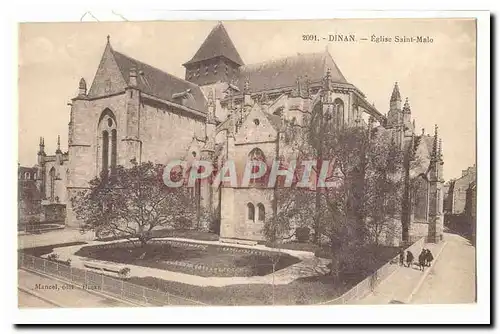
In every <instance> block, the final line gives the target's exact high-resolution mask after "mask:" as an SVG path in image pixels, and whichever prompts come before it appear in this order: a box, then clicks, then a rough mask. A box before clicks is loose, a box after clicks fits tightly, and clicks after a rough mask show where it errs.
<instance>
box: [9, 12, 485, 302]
mask: <svg viewBox="0 0 500 334" xmlns="http://www.w3.org/2000/svg"><path fill="white" fill-rule="evenodd" d="M17 38H18V81H17V84H18V126H19V128H18V161H17V162H18V166H17V169H18V180H17V186H18V190H17V191H18V197H17V200H18V207H17V215H18V221H17V275H18V286H17V294H18V307H19V308H20V309H32V308H129V307H159V306H165V307H174V306H196V307H210V306H235V307H236V306H264V305H268V306H308V307H309V306H332V305H337V306H338V305H365V306H366V305H387V304H414V305H415V304H417V305H428V304H434V305H435V304H475V303H476V302H477V279H476V278H477V275H476V267H477V266H476V230H477V228H476V226H477V225H476V202H477V201H476V196H477V195H476V178H477V170H476V112H477V110H476V98H477V95H476V93H477V90H476V83H477V82H476V74H477V73H476V65H477V61H476V46H477V45H476V44H477V21H476V19H475V18H473V17H471V18H466V17H457V18H359V19H356V18H339V19H328V20H326V19H318V20H222V21H217V20H190V21H143V22H138V21H134V22H66V23H62V22H43V23H42V22H40V23H29V22H26V23H19V26H18V36H17Z"/></svg>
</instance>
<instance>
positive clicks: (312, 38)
mask: <svg viewBox="0 0 500 334" xmlns="http://www.w3.org/2000/svg"><path fill="white" fill-rule="evenodd" d="M302 40H303V41H319V39H318V36H316V35H310V34H308V35H302Z"/></svg>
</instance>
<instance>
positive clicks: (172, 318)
mask: <svg viewBox="0 0 500 334" xmlns="http://www.w3.org/2000/svg"><path fill="white" fill-rule="evenodd" d="M252 2H253V3H254V4H255V3H256V2H258V3H260V1H252ZM50 3H53V4H55V6H54V5H52V6H51V5H49V4H48V2H47V1H44V2H43V4H40V3H36V5H30V6H26V7H22V8H16V9H15V10H14V11H12V10H7V14H8V16H7V17H5V18H4V19H5V20H6V21H3V23H4V25H6V26H7V30H5V29H4V30H3V34H4V36H3V37H4V43H3V45H4V46H5V49H4V51H3V55H2V57H3V61H2V62H1V64H2V65H3V70H4V71H2V77H3V79H4V80H2V84H3V87H2V89H0V91H1V92H2V94H5V95H4V96H3V99H2V101H8V102H9V104H8V106H7V107H5V108H4V110H3V116H4V115H5V116H7V119H6V120H5V121H4V122H2V125H3V126H4V129H2V130H4V131H2V135H3V136H6V135H7V137H6V138H3V139H4V140H3V141H2V143H4V145H2V146H3V148H4V149H6V150H7V152H9V153H10V154H7V157H12V160H10V159H9V158H7V159H5V160H4V161H3V164H0V166H1V168H2V172H3V174H2V175H4V176H5V177H6V180H7V182H8V184H9V186H11V187H12V188H11V189H15V188H16V187H17V185H16V184H15V181H14V182H13V180H14V179H13V176H14V175H16V174H17V172H16V169H17V166H16V160H17V145H12V144H11V143H12V142H13V141H14V142H16V141H17V131H16V129H17V113H15V112H13V111H14V110H17V79H16V74H17V73H16V72H15V71H16V69H17V66H15V65H14V64H16V63H17V31H16V26H15V24H16V22H20V21H45V22H49V21H79V20H80V18H81V16H82V15H83V13H85V12H86V11H88V10H89V9H88V8H89V7H91V6H93V7H94V8H98V9H97V10H95V11H94V10H92V13H94V14H95V16H96V17H98V18H99V19H100V20H101V21H106V20H109V21H117V20H121V19H120V18H119V17H117V15H115V14H113V13H111V11H110V10H109V9H103V8H102V7H99V5H100V4H99V2H95V1H86V2H85V4H82V3H77V4H76V6H73V7H72V8H71V9H69V8H70V7H68V6H67V3H66V1H65V2H64V4H66V5H62V4H61V1H50ZM58 3H59V4H58ZM392 3H396V2H392ZM398 3H399V2H398ZM96 4H97V5H96ZM84 5H85V6H87V7H86V8H84V7H83V6H84ZM140 5H142V6H145V5H144V1H141V2H140ZM163 5H164V4H163ZM302 5H303V7H307V8H309V9H304V8H301V9H300V10H291V11H286V12H285V11H246V12H226V11H222V12H198V11H194V12H193V11H168V12H167V11H162V12H158V11H147V10H143V9H140V8H137V3H135V8H134V5H132V7H128V9H123V10H116V12H117V13H120V14H121V15H123V16H125V17H126V18H127V19H128V20H139V19H143V20H156V19H160V18H162V19H169V20H180V19H191V20H194V19H205V20H219V19H221V20H231V19H319V18H333V17H335V18H353V17H356V18H379V17H385V18H395V17H405V18H417V17H418V18H433V17H442V18H445V17H477V18H478V39H477V43H478V48H477V50H478V53H477V59H478V62H477V83H478V85H477V92H478V94H477V102H478V103H477V110H478V114H477V120H478V123H477V124H478V125H477V126H478V129H479V131H478V132H477V146H478V150H477V156H478V163H477V166H478V189H479V194H478V206H477V209H478V210H477V212H478V228H477V254H478V256H477V267H478V282H477V284H478V290H477V292H478V303H477V304H475V305H419V306H417V305H401V306H399V305H386V306H317V307H203V308H199V307H197V308H190V307H172V308H170V307H165V308H147V309H138V308H132V309H122V308H120V309H117V308H114V309H111V308H110V309H78V310H74V309H60V310H57V311H55V310H31V311H28V310H18V309H17V297H16V295H15V293H16V290H15V288H13V287H14V286H15V285H17V282H16V280H17V277H16V276H17V275H12V276H13V279H12V280H11V277H8V279H9V280H8V282H5V281H3V288H4V291H5V292H6V293H7V294H8V297H9V301H10V300H12V303H11V304H9V305H8V308H7V310H4V312H3V314H4V315H7V317H6V318H7V319H8V321H9V322H10V323H39V324H42V323H47V324H51V323H60V324H71V323H80V324H81V323H100V324H107V323H114V324H132V323H136V324H144V323H146V324H166V323H186V324H197V323H200V324H205V323H206V324H209V323H213V324H219V323H230V324H235V323H255V324H261V323H264V324H270V323H281V324H298V323H313V324H314V323H316V324H325V323H351V324H363V323H368V324H371V323H375V324H376V323H378V324H386V323H399V324H403V323H416V324H418V323H422V322H425V323H452V324H464V323H471V322H472V323H488V322H489V313H490V306H489V302H490V255H489V251H490V239H489V237H490V227H489V222H490V207H489V202H490V201H489V185H490V183H489V181H490V180H489V175H490V174H489V165H490V163H489V148H490V146H489V142H490V133H489V125H490V117H489V111H490V95H489V94H490V93H489V88H490V62H489V59H490V58H489V54H490V46H489V41H490V31H489V30H490V22H489V13H488V12H465V11H459V12H456V11H455V12H444V11H430V12H428V11H426V12H423V11H395V12H381V11H340V12H339V11H336V12H334V11H332V10H330V9H329V10H325V8H327V7H325V6H323V7H319V6H315V8H316V9H315V10H310V8H312V7H314V6H313V5H312V2H311V1H307V2H302ZM349 5H350V6H349V7H350V8H353V7H354V4H353V3H352V2H350V3H349ZM364 5H365V7H364V8H366V7H367V6H366V3H365V4H364ZM426 5H427V8H429V4H428V3H427V4H424V8H425V6H426ZM174 6H175V5H174ZM389 6H391V5H389ZM396 6H397V5H396ZM396 6H394V5H392V7H389V8H397V7H396ZM431 6H433V7H431V8H434V9H437V8H438V6H439V5H438V4H435V3H432V4H431ZM151 7H152V8H161V5H156V6H154V5H153V6H151ZM181 7H182V8H184V9H186V8H204V7H205V8H206V7H207V5H206V3H205V2H201V1H195V2H192V3H189V4H188V3H185V4H184V3H183V4H180V5H177V8H178V9H180V8H181ZM114 8H125V7H124V6H123V3H122V2H120V5H118V4H116V6H115V7H114ZM143 8H144V7H143ZM171 8H172V7H171ZM218 8H219V9H220V8H234V9H248V4H247V6H246V8H245V4H243V6H240V5H239V4H237V3H235V2H232V3H229V4H228V3H226V4H224V5H222V6H218ZM261 8H267V9H274V8H279V7H276V6H271V5H269V4H265V5H264V6H263V7H261ZM414 8H419V9H422V6H420V7H419V5H418V4H414ZM11 9H12V8H11ZM386 9H387V8H386ZM5 23H6V24H5ZM7 46H14V48H13V49H11V48H9V47H7ZM5 50H10V52H9V51H7V52H5ZM9 117H12V118H13V119H9ZM9 121H10V122H9ZM4 154H6V153H5V152H4ZM9 163H10V164H9ZM11 168H12V169H11ZM7 176H8V177H7ZM4 187H5V186H4ZM13 193H14V192H12V191H11V192H8V191H7V192H5V193H4V194H3V196H2V209H3V210H2V211H3V212H5V213H7V214H3V216H4V222H3V223H4V225H8V226H7V228H9V230H8V232H7V231H5V232H4V233H5V234H4V237H7V238H6V239H9V238H12V239H9V242H3V243H2V245H4V247H6V250H4V253H2V255H4V256H3V260H5V261H7V263H8V266H9V268H12V272H15V265H16V263H15V258H16V257H15V254H13V253H14V252H13V251H12V250H15V249H16V248H15V241H14V242H13V240H15V237H14V236H15V235H16V231H15V208H16V201H15V198H13V197H14V196H12V194H13ZM3 212H2V213H3ZM12 227H14V228H12ZM11 228H12V231H11V230H10V229H11ZM11 232H12V233H11ZM2 262H3V261H2ZM3 265H4V266H5V264H3ZM12 292H13V294H14V296H11V295H12ZM2 295H3V294H2ZM10 297H13V298H10ZM2 299H4V298H2ZM6 311H7V312H6Z"/></svg>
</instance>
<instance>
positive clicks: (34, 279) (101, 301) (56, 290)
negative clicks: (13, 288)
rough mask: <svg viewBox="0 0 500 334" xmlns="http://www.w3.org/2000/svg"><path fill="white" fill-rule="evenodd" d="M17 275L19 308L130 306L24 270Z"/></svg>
mask: <svg viewBox="0 0 500 334" xmlns="http://www.w3.org/2000/svg"><path fill="white" fill-rule="evenodd" d="M18 275H19V276H18V277H19V280H18V285H19V289H20V290H21V291H20V294H19V297H18V299H19V307H20V308H23V307H55V306H59V307H130V306H131V305H130V304H125V303H121V302H119V301H117V300H115V299H111V298H106V297H104V296H100V295H96V294H93V293H89V292H88V291H85V290H83V289H80V288H77V287H75V286H73V285H71V284H65V283H63V282H62V281H59V280H56V279H52V278H48V277H44V276H40V275H37V274H34V273H32V272H28V271H25V270H18ZM19 289H18V291H19ZM23 290H24V291H23Z"/></svg>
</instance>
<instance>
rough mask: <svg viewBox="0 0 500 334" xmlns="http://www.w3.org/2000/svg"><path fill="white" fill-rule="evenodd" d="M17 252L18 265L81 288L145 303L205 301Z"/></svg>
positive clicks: (161, 304) (151, 304)
mask: <svg viewBox="0 0 500 334" xmlns="http://www.w3.org/2000/svg"><path fill="white" fill-rule="evenodd" d="M18 254H19V258H18V266H19V267H20V268H24V269H28V270H32V271H35V272H40V273H43V274H46V275H49V276H53V277H57V278H60V279H62V280H64V281H67V282H71V283H72V284H73V285H75V286H78V287H81V288H83V289H86V290H89V291H96V292H99V293H104V294H107V295H110V296H113V297H115V298H118V299H122V300H125V301H130V302H133V303H136V304H140V305H144V306H166V305H194V306H196V305H206V304H204V303H202V302H199V301H196V300H192V299H188V298H184V297H180V296H177V295H174V294H172V293H169V292H164V291H160V290H153V289H149V288H146V287H143V286H140V285H136V284H132V283H129V282H127V281H125V280H123V279H117V278H113V277H110V276H107V275H103V274H100V273H97V272H94V271H90V270H85V269H81V268H75V267H71V266H68V265H65V264H63V263H59V262H55V261H49V260H46V259H43V258H40V257H35V256H32V255H28V254H25V253H23V252H19V253H18Z"/></svg>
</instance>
